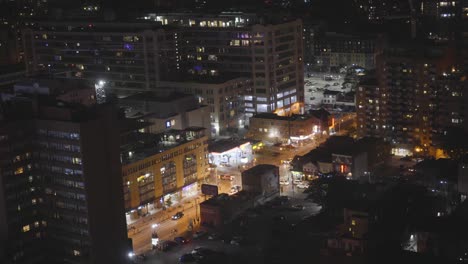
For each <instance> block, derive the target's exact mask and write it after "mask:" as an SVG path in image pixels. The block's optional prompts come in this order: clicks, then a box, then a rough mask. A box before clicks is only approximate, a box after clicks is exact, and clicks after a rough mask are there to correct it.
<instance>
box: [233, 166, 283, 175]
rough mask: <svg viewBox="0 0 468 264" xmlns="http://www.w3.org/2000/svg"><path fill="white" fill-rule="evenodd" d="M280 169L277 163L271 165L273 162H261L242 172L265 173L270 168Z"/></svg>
mask: <svg viewBox="0 0 468 264" xmlns="http://www.w3.org/2000/svg"><path fill="white" fill-rule="evenodd" d="M276 169H278V167H277V166H275V165H271V164H259V165H256V166H254V167H252V168H250V169H248V170H245V171H244V172H242V174H244V173H246V174H261V173H264V172H265V171H269V170H276Z"/></svg>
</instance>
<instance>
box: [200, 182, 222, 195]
mask: <svg viewBox="0 0 468 264" xmlns="http://www.w3.org/2000/svg"><path fill="white" fill-rule="evenodd" d="M201 192H202V194H205V195H212V196H216V195H218V186H216V185H211V184H202V186H201Z"/></svg>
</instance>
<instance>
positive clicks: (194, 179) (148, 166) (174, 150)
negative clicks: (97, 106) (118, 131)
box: [121, 127, 208, 218]
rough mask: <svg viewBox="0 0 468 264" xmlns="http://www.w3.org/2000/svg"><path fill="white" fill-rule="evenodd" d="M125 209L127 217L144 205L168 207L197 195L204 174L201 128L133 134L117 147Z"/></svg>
mask: <svg viewBox="0 0 468 264" xmlns="http://www.w3.org/2000/svg"><path fill="white" fill-rule="evenodd" d="M121 158H122V163H123V167H122V180H123V189H124V197H125V209H126V210H127V214H129V215H130V217H132V218H135V217H138V215H139V214H145V213H147V212H148V211H147V210H148V208H147V206H148V205H151V204H153V206H154V207H157V208H161V207H170V206H171V205H172V204H174V203H176V202H179V201H180V200H181V199H182V198H185V197H190V196H193V195H196V194H198V189H199V187H198V184H199V183H201V182H202V181H203V180H204V179H205V177H206V176H207V173H208V137H207V135H206V134H205V129H204V128H194V127H193V128H187V129H185V130H171V131H167V132H165V133H161V134H157V135H154V134H144V133H136V132H133V133H132V134H131V135H130V136H127V140H126V142H125V143H124V144H122V147H121Z"/></svg>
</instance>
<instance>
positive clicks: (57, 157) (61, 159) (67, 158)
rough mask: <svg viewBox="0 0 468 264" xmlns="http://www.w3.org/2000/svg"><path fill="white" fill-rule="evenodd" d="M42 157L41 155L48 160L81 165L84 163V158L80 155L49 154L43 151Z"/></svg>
mask: <svg viewBox="0 0 468 264" xmlns="http://www.w3.org/2000/svg"><path fill="white" fill-rule="evenodd" d="M40 157H41V159H46V160H50V161H59V162H67V163H72V164H75V165H81V164H82V160H81V158H79V157H71V156H64V155H54V154H48V153H41V154H40Z"/></svg>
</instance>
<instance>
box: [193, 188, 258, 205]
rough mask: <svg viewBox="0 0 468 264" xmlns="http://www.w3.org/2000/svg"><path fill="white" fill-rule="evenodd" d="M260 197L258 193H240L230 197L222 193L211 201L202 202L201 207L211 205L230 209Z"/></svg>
mask: <svg viewBox="0 0 468 264" xmlns="http://www.w3.org/2000/svg"><path fill="white" fill-rule="evenodd" d="M256 195H258V194H257V193H248V192H244V191H240V192H238V193H236V194H233V195H228V194H226V193H221V194H219V195H218V196H214V197H212V198H211V199H208V200H206V201H204V202H202V203H201V204H200V205H210V206H222V207H229V206H232V205H236V206H237V205H239V202H242V201H248V200H249V199H250V198H252V196H256Z"/></svg>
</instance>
